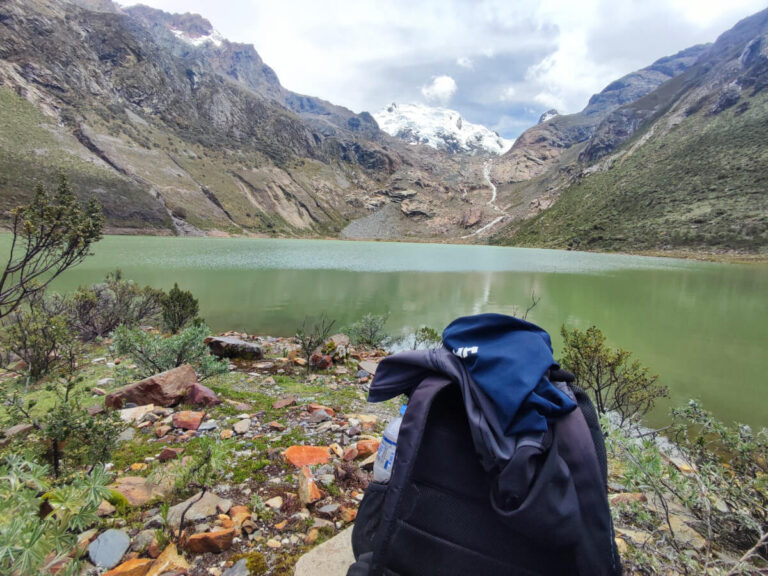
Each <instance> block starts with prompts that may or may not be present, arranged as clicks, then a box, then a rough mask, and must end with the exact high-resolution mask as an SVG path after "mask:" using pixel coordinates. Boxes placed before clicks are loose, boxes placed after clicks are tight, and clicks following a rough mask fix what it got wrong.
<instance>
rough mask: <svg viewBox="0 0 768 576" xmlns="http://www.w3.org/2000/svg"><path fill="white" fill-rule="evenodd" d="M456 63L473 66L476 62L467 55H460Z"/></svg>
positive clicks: (462, 65) (467, 66) (468, 66)
mask: <svg viewBox="0 0 768 576" xmlns="http://www.w3.org/2000/svg"><path fill="white" fill-rule="evenodd" d="M456 64H458V65H459V66H461V67H462V68H473V67H474V65H475V63H474V62H472V59H471V58H467V57H466V56H460V57H459V58H456Z"/></svg>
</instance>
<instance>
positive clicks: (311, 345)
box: [295, 314, 336, 372]
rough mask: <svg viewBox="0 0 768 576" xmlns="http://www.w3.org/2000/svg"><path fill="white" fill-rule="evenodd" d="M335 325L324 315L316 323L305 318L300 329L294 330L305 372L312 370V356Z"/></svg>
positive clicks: (333, 321)
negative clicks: (305, 368)
mask: <svg viewBox="0 0 768 576" xmlns="http://www.w3.org/2000/svg"><path fill="white" fill-rule="evenodd" d="M335 323H336V321H335V320H329V319H328V317H327V316H326V315H325V314H322V315H321V316H320V318H318V319H317V321H312V320H310V319H309V318H307V317H305V318H304V321H303V322H302V324H301V327H299V328H298V329H297V330H296V336H295V338H296V340H297V341H298V342H299V345H300V346H301V352H302V354H303V355H304V359H305V361H306V363H307V364H306V367H307V372H309V371H310V370H311V369H312V362H310V359H311V357H312V354H313V353H314V352H315V350H316V349H317V348H318V346H320V345H321V344H322V343H323V342H325V340H326V338H328V336H329V335H330V334H331V329H332V328H333V325H334V324H335Z"/></svg>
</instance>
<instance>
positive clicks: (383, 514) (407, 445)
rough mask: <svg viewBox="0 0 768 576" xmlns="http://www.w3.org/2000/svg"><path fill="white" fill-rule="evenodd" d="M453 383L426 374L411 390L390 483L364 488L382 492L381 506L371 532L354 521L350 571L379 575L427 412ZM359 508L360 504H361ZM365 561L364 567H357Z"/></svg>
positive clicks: (420, 438)
mask: <svg viewBox="0 0 768 576" xmlns="http://www.w3.org/2000/svg"><path fill="white" fill-rule="evenodd" d="M450 384H452V382H451V380H449V379H448V378H446V377H444V376H438V375H435V376H428V377H427V378H425V379H424V380H422V382H421V383H420V384H419V385H418V386H417V387H416V388H415V389H414V391H413V393H412V394H411V397H410V399H409V401H408V410H406V412H405V415H404V416H403V423H402V424H401V425H400V432H399V434H398V437H397V451H396V452H395V462H394V465H393V467H392V476H391V477H390V479H389V483H388V484H385V485H382V484H376V485H372V486H373V489H372V487H370V486H369V488H368V489H367V490H366V496H368V495H369V493H370V494H372V495H373V494H374V493H376V492H378V493H379V497H381V492H382V491H383V492H384V495H383V503H382V504H381V509H380V511H378V513H377V514H376V515H377V516H378V525H377V526H375V530H374V533H373V534H371V533H370V532H371V531H370V530H366V527H365V526H364V525H363V524H364V522H363V523H361V522H360V520H363V519H362V518H360V516H358V521H357V522H356V523H355V528H354V529H353V534H352V543H353V550H354V552H355V557H356V558H358V562H357V563H356V564H355V565H353V567H354V568H355V569H356V570H357V571H356V572H352V571H350V574H378V573H379V572H380V568H378V565H379V564H380V562H381V559H382V558H383V557H384V555H385V551H386V549H387V547H388V545H389V537H390V536H391V533H392V531H393V530H392V527H393V525H394V522H395V521H396V519H397V517H398V514H399V513H400V511H399V507H400V497H401V495H402V493H403V488H404V486H407V483H408V480H409V478H410V477H411V472H412V470H413V466H414V462H415V457H416V455H417V454H418V451H419V446H420V445H421V441H422V438H423V436H424V429H425V427H426V424H427V420H428V418H427V417H428V415H429V411H430V409H431V407H432V403H433V401H434V399H435V397H436V396H437V394H438V393H439V392H440V391H441V390H442V389H443V388H445V387H446V386H449V385H450ZM360 507H361V509H362V508H363V505H362V504H361V506H360ZM361 564H364V568H363V567H362V566H360V565H361ZM361 570H363V571H361Z"/></svg>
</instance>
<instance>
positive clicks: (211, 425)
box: [197, 420, 219, 432]
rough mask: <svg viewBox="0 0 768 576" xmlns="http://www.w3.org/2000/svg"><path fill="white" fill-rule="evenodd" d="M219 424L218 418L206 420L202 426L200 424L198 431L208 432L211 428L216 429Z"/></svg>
mask: <svg viewBox="0 0 768 576" xmlns="http://www.w3.org/2000/svg"><path fill="white" fill-rule="evenodd" d="M218 427H219V425H218V424H216V420H206V421H205V422H203V423H202V424H200V426H198V428H197V431H198V432H208V431H210V430H216V428H218Z"/></svg>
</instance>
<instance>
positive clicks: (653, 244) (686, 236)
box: [492, 9, 768, 253]
mask: <svg viewBox="0 0 768 576" xmlns="http://www.w3.org/2000/svg"><path fill="white" fill-rule="evenodd" d="M665 78H666V81H665V80H664V79H665ZM653 84H655V85H656V86H655V87H653V86H652V85H653ZM614 86H615V87H618V91H616V90H613V89H612V88H613V87H614ZM766 87H768V9H767V10H764V11H762V12H759V13H758V14H755V15H754V16H751V17H749V18H746V19H744V20H742V21H741V22H739V23H738V24H737V25H736V26H735V27H734V28H732V29H731V30H729V31H727V32H725V33H724V34H722V35H721V36H720V37H719V38H718V39H717V41H716V42H715V43H714V44H712V45H708V46H697V47H694V48H691V49H689V50H685V51H683V52H681V53H679V54H677V55H675V56H672V57H670V58H665V59H662V60H659V61H658V62H656V63H654V64H653V65H652V66H650V67H649V68H646V69H644V70H641V71H639V72H637V73H635V74H630V75H629V76H627V77H625V78H623V79H621V80H619V81H617V82H615V83H614V84H612V85H611V86H609V87H608V88H606V90H604V91H603V92H601V93H600V94H598V95H596V96H594V97H593V98H592V99H591V100H590V102H589V105H588V106H587V107H586V108H585V109H584V110H583V111H582V112H581V113H579V114H574V115H570V116H558V117H555V118H553V119H552V120H549V121H547V122H545V123H544V124H541V125H539V126H535V127H533V128H531V129H530V130H528V131H527V132H525V133H524V134H523V135H521V136H520V138H518V139H517V141H516V142H515V145H514V146H513V147H512V149H511V150H510V151H509V152H508V153H507V154H506V155H505V156H504V157H502V158H501V159H500V160H499V161H498V163H497V164H496V165H495V166H494V172H493V176H494V177H495V178H496V179H497V180H500V181H501V182H502V184H501V185H499V197H500V202H501V203H502V204H503V203H504V202H506V203H507V206H508V210H509V212H510V213H514V212H515V211H516V213H515V216H516V217H512V218H510V219H509V220H508V221H507V225H506V226H505V227H504V228H502V229H498V230H497V231H496V234H495V237H494V238H493V239H492V241H493V242H496V243H502V244H513V245H528V246H549V247H557V248H578V249H602V250H627V251H637V250H670V249H671V250H680V249H683V250H697V251H706V252H723V251H733V252H763V253H765V252H768V172H767V171H766V166H768V90H766ZM627 88H629V89H630V92H629V95H630V97H629V98H626V97H625V96H626V95H627Z"/></svg>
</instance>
